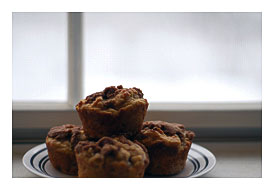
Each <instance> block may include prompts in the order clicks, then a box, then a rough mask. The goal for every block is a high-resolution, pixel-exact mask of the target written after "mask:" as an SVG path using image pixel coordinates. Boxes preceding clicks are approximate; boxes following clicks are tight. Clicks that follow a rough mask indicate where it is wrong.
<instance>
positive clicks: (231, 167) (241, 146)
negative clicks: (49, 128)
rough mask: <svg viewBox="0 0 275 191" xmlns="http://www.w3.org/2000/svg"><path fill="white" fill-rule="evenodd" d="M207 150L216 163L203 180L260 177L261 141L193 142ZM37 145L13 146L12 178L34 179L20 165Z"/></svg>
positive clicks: (32, 175)
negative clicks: (29, 151) (26, 154)
mask: <svg viewBox="0 0 275 191" xmlns="http://www.w3.org/2000/svg"><path fill="white" fill-rule="evenodd" d="M195 143H196V144H199V145H201V146H203V147H205V148H207V149H209V150H210V151H211V152H212V153H213V154H214V155H215V157H216V159H217V163H216V166H215V167H214V169H213V170H212V171H210V172H209V173H207V174H205V175H203V176H202V177H204V178H241V177H246V178H253V177H258V178H260V177H262V143H261V141H248V142H247V141H242V142H232V141H230V142H195ZM36 145H37V144H13V149H12V167H13V168H12V177H13V178H17V177H18V178H19V177H22V178H23V177H24V178H35V177H38V176H37V175H34V174H32V173H31V172H29V171H28V170H27V169H26V168H25V167H24V166H23V164H22V158H23V155H24V154H25V153H26V152H27V151H28V150H29V149H31V148H32V147H34V146H36Z"/></svg>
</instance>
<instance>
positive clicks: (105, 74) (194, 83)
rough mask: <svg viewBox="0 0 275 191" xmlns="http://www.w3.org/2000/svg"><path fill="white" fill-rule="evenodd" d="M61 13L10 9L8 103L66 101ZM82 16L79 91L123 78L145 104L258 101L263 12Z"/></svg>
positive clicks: (86, 91) (63, 17)
mask: <svg viewBox="0 0 275 191" xmlns="http://www.w3.org/2000/svg"><path fill="white" fill-rule="evenodd" d="M67 14H68V13H14V14H13V101H20V102H25V101H27V102H31V101H35V102H37V101H40V102H50V101H57V102H66V101H67V100H68V86H69V84H68V56H67V55H68V50H69V49H68V45H69V43H68V16H67ZM81 19H82V20H81V22H82V23H81V26H82V27H83V28H82V30H79V32H80V33H79V35H81V36H82V38H81V39H82V47H83V48H82V53H81V54H82V56H83V59H82V63H81V64H82V66H83V67H82V69H83V72H82V75H81V76H79V78H82V79H83V88H82V91H83V92H82V96H83V97H84V96H86V95H89V94H91V93H93V92H96V91H101V90H102V89H103V88H104V87H106V86H110V85H119V84H123V85H124V86H125V87H133V86H136V87H139V88H141V89H142V90H143V92H144V94H145V97H146V98H147V99H148V100H149V101H150V102H261V99H262V97H261V92H262V91H261V88H262V72H261V42H262V41H261V13H83V14H82V18H81ZM78 64H79V63H78Z"/></svg>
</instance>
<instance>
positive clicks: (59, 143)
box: [46, 124, 87, 175]
mask: <svg viewBox="0 0 275 191" xmlns="http://www.w3.org/2000/svg"><path fill="white" fill-rule="evenodd" d="M80 140H83V141H84V140H87V138H86V136H85V134H84V131H83V128H82V127H78V126H75V125H70V124H67V125H62V126H57V127H53V128H51V129H50V131H49V132H48V136H47V138H46V145H47V149H48V154H49V158H50V161H51V163H52V165H53V166H54V167H55V168H56V169H58V170H60V171H61V172H63V173H65V174H69V175H77V164H76V159H75V155H74V147H75V145H76V144H77V143H78V142H79V141H80Z"/></svg>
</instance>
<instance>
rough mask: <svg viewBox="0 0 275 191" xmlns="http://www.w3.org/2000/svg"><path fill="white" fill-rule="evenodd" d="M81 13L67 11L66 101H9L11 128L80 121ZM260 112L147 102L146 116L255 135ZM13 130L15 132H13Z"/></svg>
mask: <svg viewBox="0 0 275 191" xmlns="http://www.w3.org/2000/svg"><path fill="white" fill-rule="evenodd" d="M82 16H83V14H82V13H68V100H67V102H64V103H60V102H13V104H12V110H13V120H12V122H13V130H14V129H15V130H16V129H33V128H39V129H47V130H48V129H49V128H50V127H52V126H56V125H61V124H65V123H73V124H80V120H79V118H78V115H77V112H76V111H75V104H76V103H78V102H79V100H80V99H83V98H84V95H83V73H82V69H83V51H82V48H83V43H82V42H83V26H82ZM261 113H262V103H261V102H254V103H251V102H249V103H243V102H240V103H237V102H234V103H233V102H232V103H150V105H149V109H148V113H147V116H146V120H164V121H169V122H178V123H183V124H186V126H187V127H190V128H204V131H205V132H206V131H207V128H209V129H213V128H219V129H220V128H230V129H232V131H236V130H237V131H238V130H241V131H243V129H244V128H245V129H246V133H248V135H249V134H251V128H252V129H254V130H255V129H257V131H252V132H254V134H253V133H252V134H251V136H255V132H257V134H258V133H259V132H261V126H262V117H261ZM233 129H234V130H233ZM14 133H15V135H16V132H14ZM226 133H228V131H224V132H221V131H220V134H226ZM206 134H207V133H206ZM214 134H215V133H213V135H214ZM16 136H18V135H16ZM217 136H219V135H218V134H217ZM260 136H261V135H260ZM19 137H20V136H19Z"/></svg>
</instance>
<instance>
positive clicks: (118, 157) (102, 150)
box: [75, 136, 149, 167]
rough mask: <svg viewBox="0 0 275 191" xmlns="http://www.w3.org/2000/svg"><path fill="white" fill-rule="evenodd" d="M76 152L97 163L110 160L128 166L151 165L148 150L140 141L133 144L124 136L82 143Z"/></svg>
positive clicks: (76, 148)
mask: <svg viewBox="0 0 275 191" xmlns="http://www.w3.org/2000/svg"><path fill="white" fill-rule="evenodd" d="M75 152H76V153H78V154H84V155H85V156H86V157H88V158H89V160H90V161H95V163H96V162H99V163H101V162H102V161H106V160H110V161H111V162H120V163H124V164H126V165H128V166H139V165H145V166H146V167H147V166H148V164H149V157H148V154H147V149H146V148H145V147H144V146H143V145H142V144H141V143H139V142H138V141H135V142H132V141H130V140H128V139H126V138H125V137H124V136H119V137H114V138H111V137H103V138H101V139H100V140H99V141H97V142H93V141H80V142H79V143H78V144H77V145H76V147H75Z"/></svg>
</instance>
